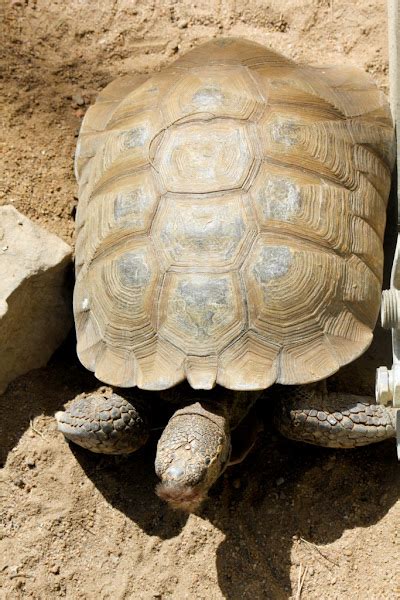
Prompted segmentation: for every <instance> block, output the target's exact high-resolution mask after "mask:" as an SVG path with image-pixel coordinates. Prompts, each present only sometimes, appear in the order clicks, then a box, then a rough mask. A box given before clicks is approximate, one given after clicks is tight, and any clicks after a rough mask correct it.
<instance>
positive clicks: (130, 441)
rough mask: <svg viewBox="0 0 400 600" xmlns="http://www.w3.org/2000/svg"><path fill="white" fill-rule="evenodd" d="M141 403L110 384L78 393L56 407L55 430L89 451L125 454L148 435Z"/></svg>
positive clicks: (145, 417) (134, 448)
mask: <svg viewBox="0 0 400 600" xmlns="http://www.w3.org/2000/svg"><path fill="white" fill-rule="evenodd" d="M146 413H147V411H146V408H145V405H144V403H142V402H141V401H140V400H135V401H133V400H131V401H130V402H128V401H127V400H125V399H124V398H122V397H121V396H119V395H118V394H115V393H114V392H113V391H112V390H111V389H110V388H104V387H103V388H100V389H99V390H97V391H96V392H92V393H90V394H81V395H80V396H78V397H77V398H76V399H75V400H73V402H72V403H71V404H70V405H69V406H68V407H67V408H66V410H65V411H59V412H57V413H56V415H55V417H56V419H57V426H58V430H59V431H61V433H63V434H64V436H65V437H66V438H67V439H68V440H70V441H71V442H74V443H75V444H78V445H79V446H82V447H83V448H87V449H88V450H91V451H92V452H100V453H103V454H127V453H129V452H134V451H135V450H137V449H138V448H140V447H141V446H142V445H143V444H145V442H146V441H147V438H148V437H149V423H148V422H149V419H148V416H147V414H146Z"/></svg>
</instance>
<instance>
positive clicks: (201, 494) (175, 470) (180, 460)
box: [155, 402, 231, 512]
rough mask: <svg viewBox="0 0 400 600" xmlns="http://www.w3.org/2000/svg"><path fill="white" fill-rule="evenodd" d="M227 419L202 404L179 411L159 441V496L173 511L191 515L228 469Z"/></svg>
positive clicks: (157, 457)
mask: <svg viewBox="0 0 400 600" xmlns="http://www.w3.org/2000/svg"><path fill="white" fill-rule="evenodd" d="M227 427H228V426H227V421H226V420H225V418H224V417H222V416H220V415H218V414H216V413H215V412H211V411H209V410H206V409H205V408H204V407H203V406H202V405H201V404H200V403H199V402H197V403H195V404H192V405H191V406H188V407H186V408H184V409H182V410H178V411H177V412H176V413H175V414H174V415H173V416H172V418H171V419H170V420H169V422H168V424H167V426H166V428H165V429H164V431H163V434H162V436H161V438H160V440H159V442H158V447H157V456H156V463H155V468H156V473H157V475H158V477H159V478H160V479H161V483H159V484H158V486H157V490H156V491H157V494H158V496H159V497H160V498H161V499H162V500H165V501H166V502H168V504H169V505H170V506H171V507H172V508H176V509H180V510H185V511H187V512H192V511H194V510H196V508H198V506H199V505H200V504H201V502H202V501H203V500H204V499H205V498H206V497H207V493H208V490H209V488H210V487H211V486H212V485H213V483H215V481H216V480H217V479H218V477H219V476H220V475H221V473H223V471H224V470H225V468H226V466H227V464H228V462H229V457H230V453H231V442H230V435H229V432H228V431H227Z"/></svg>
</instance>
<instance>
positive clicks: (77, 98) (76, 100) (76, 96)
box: [72, 94, 85, 106]
mask: <svg viewBox="0 0 400 600" xmlns="http://www.w3.org/2000/svg"><path fill="white" fill-rule="evenodd" d="M72 102H73V104H77V105H78V106H83V105H84V104H85V100H84V99H83V96H82V94H74V95H73V96H72Z"/></svg>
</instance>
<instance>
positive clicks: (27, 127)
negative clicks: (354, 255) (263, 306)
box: [0, 0, 400, 600]
mask: <svg viewBox="0 0 400 600" xmlns="http://www.w3.org/2000/svg"><path fill="white" fill-rule="evenodd" d="M2 7H3V12H4V20H3V29H2V40H1V52H2V73H3V79H2V81H1V84H2V93H3V94H4V100H3V103H4V104H3V105H4V106H5V112H4V117H3V120H4V123H5V126H4V130H3V134H2V137H3V139H2V142H3V145H4V165H5V169H3V174H4V175H5V177H4V179H3V182H2V184H1V200H0V201H1V202H2V203H12V204H14V206H15V207H16V208H18V210H20V211H22V212H23V213H25V214H26V215H27V216H29V217H30V218H32V219H34V220H36V221H39V222H40V223H41V224H42V225H43V226H45V227H47V228H48V229H49V230H51V231H53V232H55V233H57V234H59V235H61V236H62V237H63V238H64V239H65V240H66V241H68V242H71V241H72V235H73V229H74V222H73V216H74V212H75V207H76V186H75V182H74V178H73V170H72V164H73V154H74V146H75V143H76V135H77V131H78V128H79V124H80V121H81V119H82V116H83V115H84V112H85V110H86V108H87V106H88V105H89V104H90V103H91V102H92V101H93V99H94V98H95V97H96V94H97V93H98V91H99V90H100V89H101V88H102V87H104V85H106V84H107V83H108V82H109V81H111V80H112V79H113V78H114V77H116V76H117V75H120V74H124V73H128V72H140V73H148V72H151V71H152V70H155V69H159V68H160V67H162V66H164V65H167V64H169V63H170V62H171V61H173V60H174V58H176V56H178V55H180V54H181V53H182V52H184V51H186V50H188V49H189V48H191V47H192V46H193V45H194V44H196V43H198V42H200V41H203V40H206V39H209V38H210V37H215V36H219V35H235V36H244V37H247V38H249V39H252V40H255V41H258V42H261V43H265V44H267V45H271V46H273V47H275V48H276V49H278V50H281V51H283V52H284V53H286V54H287V55H289V56H290V57H292V58H295V59H297V60H302V61H307V62H312V63H314V64H316V63H318V64H333V63H339V64H340V63H345V64H357V65H359V66H360V67H362V68H364V69H366V70H367V71H368V72H370V73H371V74H372V75H373V76H374V77H375V79H376V81H377V82H378V84H379V85H380V86H381V88H382V89H383V90H385V91H387V84H388V81H387V50H386V45H387V40H386V15H385V2H384V1H383V0H374V1H368V0H360V1H358V2H357V3H353V2H349V1H343V0H329V1H328V0H327V1H325V0H313V1H311V0H309V1H306V0H289V1H286V2H277V1H275V0H274V1H271V2H265V1H264V2H263V1H254V0H252V1H250V2H245V1H243V0H236V1H235V0H220V1H219V2H210V1H206V0H194V1H192V2H189V1H187V0H184V1H180V2H173V1H165V2H160V1H156V0H153V1H152V0H147V1H144V0H137V1H136V2H134V1H133V0H132V1H128V0H114V1H110V2H107V1H103V2H100V1H97V2H96V1H90V2H89V1H85V0H80V1H79V0H70V1H66V0H65V1H60V0H53V1H52V2H46V1H44V0H11V1H7V2H6V1H5V0H2ZM389 233H390V232H389ZM392 233H393V229H392ZM390 237H393V236H389V238H390ZM390 241H391V240H390V239H389V240H388V250H387V254H388V257H389V258H390V253H391V252H392V246H391V245H390ZM389 361H390V342H389V339H388V336H387V334H383V333H382V332H381V331H378V332H377V336H376V340H375V343H374V345H373V347H372V348H371V349H370V350H369V352H368V353H367V354H366V355H365V356H364V357H363V358H362V359H361V360H359V361H357V363H355V364H353V365H351V366H349V367H347V368H346V369H344V370H343V371H342V372H341V374H340V376H337V377H334V378H333V379H332V381H331V386H332V387H333V388H336V389H337V388H339V387H341V388H345V389H346V390H348V391H352V392H355V393H370V394H372V393H373V387H374V371H375V368H376V366H379V365H380V364H389ZM95 386H96V382H95V381H94V379H93V377H92V376H91V374H89V373H86V372H85V371H84V369H83V368H82V367H80V366H79V364H78V362H77V359H76V357H75V353H74V339H73V336H72V335H71V337H70V339H69V340H68V341H67V343H66V344H64V346H63V347H62V348H61V349H60V350H59V351H58V352H57V354H56V355H55V356H54V357H53V359H52V361H51V363H50V364H49V366H48V367H47V368H46V369H41V370H38V371H34V372H32V373H30V374H28V375H26V376H24V377H22V378H20V379H19V380H17V381H16V382H14V383H13V384H12V385H11V386H10V387H9V389H8V391H7V393H6V394H5V395H4V396H3V397H1V398H0V420H1V427H2V430H1V437H0V445H1V447H0V453H1V461H2V464H4V468H3V470H2V473H1V480H0V506H1V523H2V529H1V533H0V538H1V539H0V590H1V591H0V598H1V599H10V600H14V599H19V598H24V599H25V598H37V599H40V600H43V599H45V600H47V599H52V598H58V597H66V598H68V599H71V600H75V599H92V598H101V599H110V600H111V599H112V600H117V599H144V600H150V599H154V600H155V599H162V600H166V599H175V600H183V599H185V598H188V599H193V600H197V599H207V600H208V599H211V600H212V599H221V598H228V599H229V600H242V599H243V600H246V599H251V600H258V599H267V600H268V599H271V600H280V599H286V598H289V597H292V598H300V597H301V598H302V599H315V600H317V599H318V600H320V599H322V600H325V599H334V598H335V599H340V600H342V599H354V598H357V599H358V598H360V599H362V600H368V599H369V600H378V599H381V598H386V599H390V600H394V599H396V598H400V581H399V570H398V569H399V555H400V528H399V522H400V503H399V501H398V496H399V491H400V479H399V467H398V465H397V463H396V457H395V450H394V445H393V443H389V442H388V443H385V444H381V445H377V446H371V447H369V448H366V449H359V450H356V451H350V452H339V451H328V450H323V449H319V448H312V447H306V446H300V445H296V444H293V443H291V442H288V441H286V440H284V439H282V438H281V437H279V436H278V435H277V434H276V433H275V432H274V431H273V430H272V429H271V428H270V427H269V426H268V406H265V407H264V409H265V410H264V413H265V420H266V422H267V424H266V431H265V434H264V436H263V437H262V438H261V439H260V440H259V441H258V443H257V447H256V449H255V451H254V452H253V453H252V454H251V455H250V456H249V457H248V458H247V459H246V461H245V462H244V463H243V464H242V465H239V466H236V467H233V468H232V469H231V470H230V471H228V472H227V474H226V476H225V477H224V478H223V479H221V481H220V482H219V483H218V484H217V485H216V486H215V488H214V489H213V490H212V493H211V497H210V500H209V501H208V503H207V504H206V505H205V506H204V508H203V509H202V510H201V511H200V512H199V514H197V515H191V516H190V517H187V516H185V515H181V514H177V513H174V512H171V511H169V510H167V508H166V507H165V506H164V505H162V504H161V502H160V501H159V500H158V499H157V497H156V496H155V495H154V493H153V489H154V486H155V484H156V477H155V475H154V473H153V460H154V452H155V443H156V438H155V439H154V440H152V443H150V444H149V446H148V447H147V448H146V449H144V450H142V451H140V452H138V453H137V454H136V455H133V456H131V457H129V458H127V459H119V460H116V459H114V458H106V457H101V456H97V455H90V454H89V453H86V452H84V451H83V450H80V449H72V447H71V448H69V447H68V445H67V444H66V443H65V442H64V440H63V438H62V437H61V436H60V435H59V434H57V432H56V427H55V422H54V419H53V414H54V412H55V411H56V410H58V409H59V408H61V407H62V405H63V403H64V402H65V401H67V400H70V399H71V398H72V397H73V396H74V395H75V394H77V393H80V392H82V391H85V390H90V389H93V388H94V387H95ZM396 525H397V531H396ZM299 581H300V582H301V584H300V587H301V594H300V589H299Z"/></svg>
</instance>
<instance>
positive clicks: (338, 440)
mask: <svg viewBox="0 0 400 600" xmlns="http://www.w3.org/2000/svg"><path fill="white" fill-rule="evenodd" d="M274 420H275V424H276V427H277V428H278V430H279V431H280V432H281V433H282V435H284V436H285V437H288V438H290V439H292V440H296V441H299V442H308V443H309V444H316V445H319V446H326V447H328V448H354V447H356V446H365V445H367V444H373V443H375V442H381V441H383V440H386V439H388V438H395V437H396V429H395V410H393V409H391V408H388V407H385V406H382V405H380V404H375V402H374V398H372V397H368V396H355V395H353V394H343V393H332V392H330V393H328V392H327V389H326V385H325V384H321V383H319V384H311V385H303V386H293V387H286V388H283V390H282V394H281V395H280V398H279V401H278V402H276V406H275V415H274Z"/></svg>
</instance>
